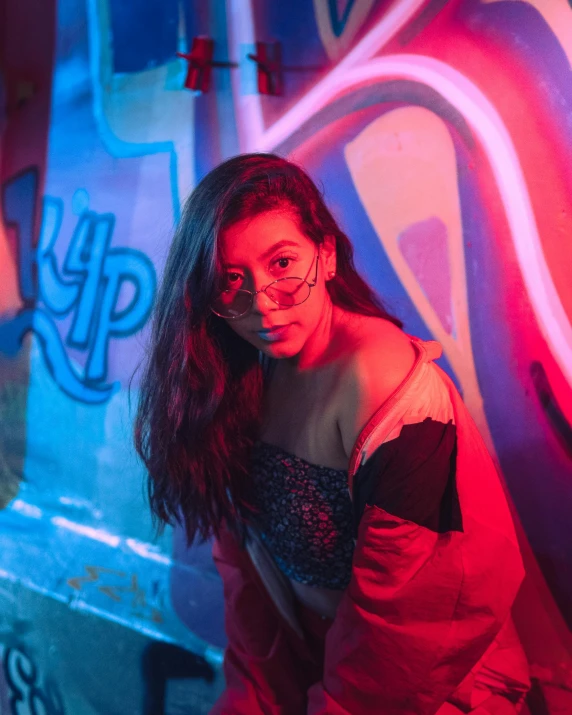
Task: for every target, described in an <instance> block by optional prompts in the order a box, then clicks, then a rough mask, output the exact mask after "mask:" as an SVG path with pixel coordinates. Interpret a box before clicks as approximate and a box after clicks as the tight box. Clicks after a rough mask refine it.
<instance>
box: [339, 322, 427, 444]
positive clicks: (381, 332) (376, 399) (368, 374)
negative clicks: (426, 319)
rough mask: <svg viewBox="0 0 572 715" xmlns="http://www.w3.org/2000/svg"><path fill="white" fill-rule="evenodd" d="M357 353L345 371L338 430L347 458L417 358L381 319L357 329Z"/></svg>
mask: <svg viewBox="0 0 572 715" xmlns="http://www.w3.org/2000/svg"><path fill="white" fill-rule="evenodd" d="M355 335H356V341H355V350H354V351H353V352H352V353H351V355H350V356H349V358H348V359H347V360H346V362H345V364H344V367H343V381H342V385H343V386H342V389H341V391H340V400H339V403H338V405H337V409H338V427H339V430H340V433H341V437H342V442H343V445H344V451H345V453H346V455H347V456H348V458H349V457H350V456H351V453H352V450H353V446H354V444H355V442H356V439H357V438H358V436H359V434H360V432H361V430H362V429H363V427H365V425H366V424H367V422H368V421H369V420H370V418H371V417H372V416H373V414H374V413H375V412H377V410H378V409H379V408H380V407H381V406H382V405H383V404H384V403H385V402H386V401H387V399H388V398H389V397H390V396H391V395H392V394H393V392H395V390H396V389H397V388H398V387H399V385H400V384H401V383H402V382H403V380H405V378H406V377H407V375H408V374H409V372H410V371H411V369H412V367H413V365H414V363H415V358H416V352H415V348H414V347H413V345H412V344H411V341H410V339H409V338H408V337H407V335H405V333H403V332H402V331H401V330H400V329H399V328H398V327H397V326H396V325H394V324H393V323H391V322H389V321H388V320H384V319H382V318H370V317H366V318H364V319H363V320H362V321H360V323H358V327H357V329H356V333H355Z"/></svg>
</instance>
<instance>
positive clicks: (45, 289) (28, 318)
mask: <svg viewBox="0 0 572 715" xmlns="http://www.w3.org/2000/svg"><path fill="white" fill-rule="evenodd" d="M36 193H37V178H36V172H35V171H33V170H30V171H27V172H26V173H24V174H21V175H19V176H18V177H16V178H14V179H12V180H10V181H9V182H8V183H7V184H5V185H4V186H3V190H2V208H3V214H4V218H5V220H6V223H7V225H9V226H11V227H12V228H14V229H15V231H16V235H17V241H18V278H19V290H20V296H21V298H22V301H23V303H24V307H23V309H22V310H21V311H20V312H19V313H18V315H16V316H15V317H14V318H12V319H11V320H9V321H7V322H5V323H3V324H0V347H1V349H2V350H3V351H4V352H6V353H8V354H15V353H16V352H17V351H18V350H19V347H20V345H21V342H22V339H23V337H24V335H25V334H26V333H27V332H29V331H33V332H34V333H35V334H36V336H37V337H38V339H39V343H40V345H41V348H42V351H43V355H44V358H45V360H46V364H47V366H48V369H49V370H50V373H51V375H52V377H53V378H54V380H55V381H56V383H57V384H58V385H59V387H60V388H61V389H62V390H63V391H64V392H65V393H66V394H68V395H69V396H70V397H72V398H74V399H76V400H81V401H83V402H87V403H93V404H95V403H102V402H105V401H106V400H107V399H109V397H110V396H111V394H112V393H113V391H114V385H110V384H107V382H106V378H107V372H108V351H109V343H110V340H111V338H125V337H127V336H129V335H132V334H133V333H135V332H137V331H138V330H139V329H140V328H142V327H143V325H144V324H145V322H146V320H147V318H148V316H149V313H150V311H151V307H152V304H153V299H154V294H155V283H156V278H155V269H154V267H153V264H152V262H151V261H150V260H149V259H148V258H147V256H146V255H145V254H144V253H142V252H141V251H137V250H134V249H130V248H112V247H111V245H110V244H111V238H112V235H113V229H114V225H115V217H114V215H113V214H111V213H96V212H95V211H88V210H85V211H83V212H82V213H81V214H80V215H79V217H78V221H77V224H76V227H75V230H74V231H73V235H72V236H71V239H70V241H69V245H68V248H67V252H66V255H65V258H64V260H63V261H62V265H61V266H60V265H58V259H57V257H56V253H55V245H56V243H57V241H58V240H60V233H61V232H60V229H61V224H62V219H63V202H62V201H61V200H60V199H55V198H52V197H45V198H44V201H43V211H42V224H41V231H40V236H39V240H38V245H37V247H34V246H33V234H34V231H33V216H34V212H35V209H34V207H35V202H36ZM126 284H130V285H131V287H132V289H133V290H132V297H131V299H130V301H129V303H128V305H126V306H124V307H122V308H121V309H118V303H119V297H120V292H121V289H122V287H123V286H124V285H126ZM68 316H71V317H72V321H71V325H70V327H69V329H68V330H67V335H66V337H65V340H63V339H62V337H61V335H60V331H59V330H58V327H57V321H58V320H61V319H62V318H65V317H68ZM69 348H75V349H77V350H79V351H81V352H84V353H85V354H86V363H85V367H84V368H83V369H79V368H78V367H77V366H76V365H75V364H73V363H72V361H71V360H70V356H69V353H68V350H69Z"/></svg>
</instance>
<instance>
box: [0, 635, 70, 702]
mask: <svg viewBox="0 0 572 715" xmlns="http://www.w3.org/2000/svg"><path fill="white" fill-rule="evenodd" d="M3 660H4V673H5V676H6V681H7V683H8V686H9V688H10V710H11V712H12V715H39V713H45V715H64V714H65V707H64V702H63V699H62V696H61V694H60V692H59V690H58V688H57V687H56V685H55V684H54V683H53V682H51V681H50V680H46V681H44V684H43V687H40V678H39V672H38V668H37V666H36V664H35V663H34V661H33V660H32V659H31V658H30V657H29V656H28V655H27V654H26V653H25V652H24V650H22V649H19V648H16V647H9V648H6V650H5V651H4V658H3Z"/></svg>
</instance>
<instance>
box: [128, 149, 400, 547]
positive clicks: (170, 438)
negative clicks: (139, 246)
mask: <svg viewBox="0 0 572 715" xmlns="http://www.w3.org/2000/svg"><path fill="white" fill-rule="evenodd" d="M274 209H278V210H287V211H288V212H289V213H290V214H291V215H292V216H293V217H294V218H295V219H296V220H297V222H298V225H299V228H300V230H301V231H302V232H303V233H304V234H305V235H306V236H307V237H308V238H310V239H311V240H312V241H314V243H316V244H320V243H322V241H323V238H324V236H326V235H330V236H335V240H336V255H337V259H336V260H337V264H336V276H335V278H334V279H333V280H330V281H328V283H327V284H326V285H327V290H328V293H329V295H330V297H331V300H332V302H333V303H334V304H335V305H337V306H339V307H341V308H344V309H346V310H348V311H350V312H353V313H361V314H363V315H371V316H378V317H382V318H386V319H388V320H390V321H392V322H393V323H395V324H397V325H398V326H400V327H401V322H400V321H399V320H397V319H396V318H394V317H392V316H390V315H389V314H388V313H387V311H386V310H385V309H384V307H383V305H382V303H381V302H380V300H379V299H378V298H377V296H376V295H375V294H374V292H373V290H372V289H371V288H370V287H369V286H368V285H367V283H366V282H365V281H364V280H363V279H362V278H361V277H360V276H359V275H358V273H357V272H356V269H355V267H354V260H353V247H352V244H351V243H350V241H349V239H348V238H347V236H346V235H345V234H344V233H343V232H342V231H341V230H340V228H339V226H338V225H337V223H336V221H335V219H334V217H333V216H332V214H331V213H330V211H329V210H328V208H327V206H326V204H325V203H324V199H323V197H322V194H321V193H320V191H319V190H318V188H317V187H316V185H315V184H314V183H313V181H312V180H311V179H310V178H309V176H308V175H307V174H306V173H305V172H304V171H303V170H302V169H301V168H300V167H299V166H297V165H296V164H293V163H292V162H289V161H287V160H286V159H283V158H281V157H279V156H276V155H274V154H242V155H239V156H235V157H233V158H231V159H228V160H227V161H225V162H224V163H222V164H220V165H219V166H217V167H216V168H215V169H213V170H212V171H211V172H210V173H209V174H208V175H206V176H205V177H204V178H203V179H202V181H201V182H200V183H199V184H198V185H197V187H196V188H195V189H194V191H193V192H192V193H191V194H190V196H189V197H188V199H187V200H186V202H185V205H184V208H183V212H182V217H181V220H180V222H179V224H178V226H177V229H176V231H175V235H174V238H173V241H172V244H171V247H170V250H169V254H168V257H167V261H166V264H165V269H164V273H163V277H162V281H161V285H160V287H159V290H158V295H157V300H156V303H155V307H154V313H153V318H152V331H151V339H150V345H149V354H148V358H147V361H146V365H145V370H144V373H143V375H142V379H141V383H140V393H139V402H138V408H137V414H136V417H135V429H134V437H135V446H136V449H137V452H138V453H139V455H140V457H141V458H142V460H143V462H144V463H145V466H146V468H147V471H148V483H147V488H148V496H149V502H150V506H151V510H152V513H153V515H154V517H155V523H156V524H157V525H158V526H159V529H161V528H163V527H164V525H165V524H166V523H168V524H174V523H175V522H178V523H180V524H181V525H182V526H184V528H185V531H186V535H187V540H188V543H189V544H192V543H193V541H194V539H195V537H196V536H197V534H199V535H200V539H201V541H202V542H204V541H205V540H207V539H209V538H210V537H211V536H212V535H214V536H218V535H219V529H220V526H221V523H222V522H223V520H224V521H225V522H226V524H227V526H228V527H229V528H230V530H231V531H232V532H233V533H234V534H235V535H237V536H239V537H240V539H241V541H243V540H244V536H245V528H244V527H245V525H246V524H247V523H250V522H251V519H252V517H253V515H254V514H255V511H256V510H255V508H254V506H253V502H252V499H251V495H250V493H249V467H250V451H251V448H252V445H253V443H254V441H255V440H256V438H257V433H258V429H259V427H260V408H261V401H262V399H261V398H262V389H263V367H262V364H261V353H259V351H258V350H257V349H256V348H255V347H254V346H253V345H251V344H250V343H248V342H247V341H245V340H244V339H242V338H241V337H239V336H238V335H237V334H236V333H235V332H234V331H233V330H232V329H231V328H230V327H229V326H228V324H227V323H226V322H225V320H224V319H223V318H220V317H218V316H216V315H215V314H214V313H212V312H211V311H210V304H211V301H212V300H213V299H214V297H215V296H216V291H217V285H218V284H219V283H218V278H219V276H220V271H221V265H220V255H219V252H217V241H218V236H219V235H220V233H221V231H222V230H224V229H225V228H227V227H228V226H231V225H232V224H234V223H236V222H238V221H241V220H243V219H245V218H251V217H254V216H256V215H258V214H260V213H263V212H266V211H270V210H274Z"/></svg>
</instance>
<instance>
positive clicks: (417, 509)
mask: <svg viewBox="0 0 572 715" xmlns="http://www.w3.org/2000/svg"><path fill="white" fill-rule="evenodd" d="M412 341H413V345H414V347H416V351H417V359H416V361H415V364H414V366H413V368H412V369H411V371H410V373H409V375H408V376H407V377H406V379H405V380H404V381H403V383H402V384H401V385H400V386H399V387H398V388H397V390H396V391H395V392H394V393H393V395H392V396H391V397H390V398H389V399H388V400H387V401H386V402H385V403H384V404H383V405H382V406H381V407H380V408H379V409H378V411H377V412H376V413H375V414H374V415H373V416H372V417H371V419H370V420H369V422H368V424H367V425H366V426H365V427H364V428H363V430H362V432H361V433H360V435H359V437H358V439H357V441H356V444H355V446H354V449H353V453H352V455H351V458H350V463H349V469H348V489H349V493H350V496H351V497H352V504H353V510H354V518H355V528H356V532H355V537H356V538H355V551H354V557H353V563H352V573H351V581H350V584H349V586H348V588H347V589H346V591H345V592H344V594H343V597H342V600H341V602H340V603H339V606H338V608H337V612H336V616H335V619H334V621H333V623H332V625H331V627H330V629H329V631H328V633H327V636H326V651H325V659H324V674H323V679H322V682H317V683H315V684H314V685H312V686H311V687H310V688H309V690H308V691H307V693H297V692H295V688H293V687H292V686H291V684H290V685H287V686H284V685H283V683H288V682H289V681H288V678H287V675H288V672H289V669H290V668H291V667H292V664H291V662H290V660H291V659H292V657H293V656H292V650H291V648H288V647H287V646H286V641H287V639H286V632H287V631H288V630H289V629H291V631H294V632H296V633H297V634H299V635H300V636H301V637H302V636H303V633H302V630H301V628H300V625H299V623H298V622H297V620H296V615H295V610H294V608H293V600H292V599H293V594H292V589H291V586H290V584H289V582H288V580H287V579H286V578H285V577H284V576H283V574H282V573H281V572H280V571H279V569H278V568H277V567H276V565H275V564H274V561H273V559H272V557H271V556H270V554H269V553H268V551H267V550H266V548H265V546H264V544H263V543H262V541H261V539H260V538H259V536H258V534H256V532H255V531H254V530H253V529H250V531H249V540H248V543H247V548H246V550H242V549H241V548H240V547H239V546H238V544H237V543H236V542H235V541H234V539H232V537H231V536H230V534H229V533H228V532H226V533H224V535H223V536H221V537H220V538H219V539H218V540H217V541H215V543H214V546H213V557H214V560H215V563H216V566H217V568H218V570H219V573H220V575H221V577H222V579H223V584H224V591H225V624H226V630H227V635H228V646H227V649H226V651H225V661H224V671H225V677H226V681H227V687H226V690H225V691H224V693H223V694H222V695H221V697H220V698H219V700H218V701H217V703H216V705H215V707H214V709H213V710H212V711H211V713H212V714H213V715H214V714H217V715H238V714H239V713H240V714H243V715H257V713H265V714H266V713H269V714H271V715H295V714H296V713H300V714H301V713H306V712H307V713H308V715H325V714H326V713H327V714H328V715H365V714H366V713H367V714H368V715H370V714H375V715H430V714H433V713H438V714H439V715H452V714H453V713H468V712H471V713H475V715H476V714H477V713H478V714H479V715H481V714H482V715H505V714H507V715H508V714H509V713H515V712H517V711H518V709H519V706H520V705H521V703H522V700H523V697H524V695H525V693H526V691H527V689H528V687H529V681H528V673H527V664H526V660H525V657H524V653H523V650H522V647H521V645H520V642H519V640H518V637H517V634H516V631H515V629H514V626H513V623H512V619H511V606H512V604H513V601H514V599H515V596H516V594H517V591H518V589H519V586H520V584H521V581H522V579H523V576H524V570H523V565H522V560H521V556H520V551H519V547H518V543H517V539H516V536H515V531H514V527H513V523H512V519H511V516H510V512H509V508H508V505H507V501H506V499H505V496H504V493H503V488H502V485H501V482H500V480H499V476H498V474H497V471H496V469H495V466H494V463H493V461H492V459H491V457H490V455H489V454H488V452H487V450H486V447H485V445H484V443H483V441H482V438H481V436H480V435H479V433H478V431H477V428H476V426H475V424H474V422H473V420H472V419H471V417H470V415H469V414H468V411H467V409H466V407H465V405H464V403H463V402H462V400H461V397H460V395H459V393H458V392H457V390H456V388H455V386H454V385H453V383H452V382H451V380H450V379H449V378H448V376H447V375H446V374H445V373H444V372H443V371H442V370H441V369H440V368H439V367H438V366H437V365H435V364H434V363H433V360H434V359H435V358H436V357H439V355H440V354H441V347H440V345H439V344H438V343H436V342H433V341H428V342H424V341H421V340H418V339H416V338H412ZM434 490H437V491H438V493H437V494H436V493H434ZM435 505H437V507H438V508H435ZM262 589H264V591H265V593H262ZM262 595H264V596H266V597H267V596H270V599H268V598H266V603H268V602H270V603H271V604H273V608H271V609H269V608H268V605H265V599H264V598H262V597H261V596H262Z"/></svg>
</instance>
